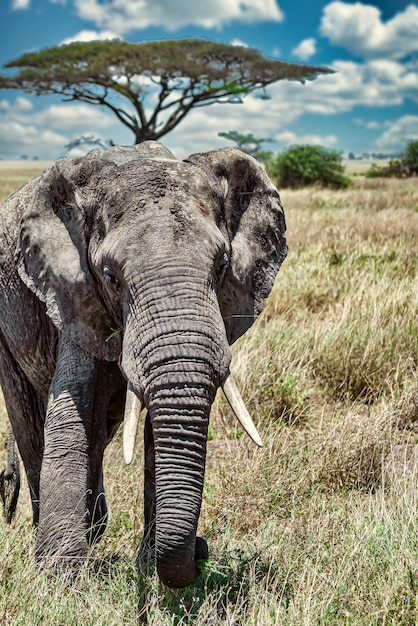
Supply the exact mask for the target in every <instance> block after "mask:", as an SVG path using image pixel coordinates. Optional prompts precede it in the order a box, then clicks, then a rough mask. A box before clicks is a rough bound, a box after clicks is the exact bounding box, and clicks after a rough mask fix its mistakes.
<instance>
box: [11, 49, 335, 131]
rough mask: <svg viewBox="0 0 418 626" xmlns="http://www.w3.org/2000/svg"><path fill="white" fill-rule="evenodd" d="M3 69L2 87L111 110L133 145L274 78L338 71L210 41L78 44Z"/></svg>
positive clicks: (237, 99) (21, 59)
mask: <svg viewBox="0 0 418 626" xmlns="http://www.w3.org/2000/svg"><path fill="white" fill-rule="evenodd" d="M4 67H5V68H8V69H14V70H15V71H14V72H13V73H11V74H10V75H5V74H3V75H1V74H0V89H20V90H23V91H25V92H28V93H35V94H36V95H44V94H58V95H61V96H63V99H64V101H67V102H68V101H74V100H77V101H81V102H87V103H89V104H94V105H101V106H104V107H107V109H109V110H110V111H112V113H113V114H114V115H115V116H116V117H117V118H118V120H119V121H120V122H122V124H124V125H125V126H127V127H128V128H129V129H130V130H131V131H132V132H133V134H134V136H135V143H140V142H141V141H144V140H146V139H159V138H160V137H162V136H163V135H165V134H166V133H168V132H170V131H171V130H173V128H175V127H176V126H177V124H179V123H180V122H181V121H182V120H183V119H184V117H185V116H186V115H187V113H189V111H190V110H191V109H192V108H195V107H199V106H208V105H210V104H214V103H219V102H237V103H238V102H242V97H243V96H244V95H245V94H248V93H250V92H252V91H254V90H256V89H263V88H265V87H267V86H268V85H270V84H272V83H274V82H276V81H279V80H282V79H293V80H299V81H302V82H303V81H304V80H307V79H308V80H309V79H314V78H316V76H318V75H319V74H327V73H330V72H331V71H332V70H330V69H329V68H326V67H315V66H310V65H303V64H298V63H287V62H285V61H279V60H276V59H269V58H266V57H264V56H263V55H262V54H261V53H260V52H259V51H258V50H256V49H252V48H245V47H239V46H232V45H228V44H224V43H217V42H213V41H208V40H205V39H176V40H163V41H150V42H140V43H130V42H126V41H120V40H112V41H90V42H75V43H71V44H68V45H62V46H56V47H53V48H46V49H43V50H40V51H38V52H31V53H28V54H24V55H22V56H20V57H19V58H18V59H15V60H12V61H9V62H8V63H6V64H5V66H4ZM115 96H119V97H115ZM147 96H148V97H147ZM121 100H122V104H121Z"/></svg>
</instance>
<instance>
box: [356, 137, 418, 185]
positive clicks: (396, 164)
mask: <svg viewBox="0 0 418 626" xmlns="http://www.w3.org/2000/svg"><path fill="white" fill-rule="evenodd" d="M366 176H367V177H368V178H376V177H379V176H384V177H396V178H407V177H408V176H418V141H409V142H408V144H407V146H406V148H405V150H404V152H403V153H402V154H401V155H400V158H399V159H391V160H390V161H389V163H388V165H385V166H383V167H380V166H378V165H375V164H374V163H373V165H372V166H371V168H370V169H369V170H368V171H367V172H366Z"/></svg>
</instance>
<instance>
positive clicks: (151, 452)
mask: <svg viewBox="0 0 418 626" xmlns="http://www.w3.org/2000/svg"><path fill="white" fill-rule="evenodd" d="M155 513H156V507H155V449H154V435H153V432H152V425H151V420H150V417H149V413H147V416H146V418H145V428H144V535H143V538H142V542H141V547H140V550H139V559H138V561H139V567H140V569H141V570H142V571H146V570H147V568H148V567H150V566H152V565H153V564H154V562H155Z"/></svg>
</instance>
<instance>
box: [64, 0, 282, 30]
mask: <svg viewBox="0 0 418 626" xmlns="http://www.w3.org/2000/svg"><path fill="white" fill-rule="evenodd" d="M75 5H76V9H77V12H78V15H79V17H81V18H82V19H85V20H88V21H91V22H93V23H94V24H96V26H98V27H99V28H105V29H106V28H110V29H112V30H113V31H115V32H117V33H119V34H121V35H123V34H125V33H128V32H130V31H133V30H138V29H144V28H147V27H149V26H161V27H163V28H165V29H167V30H169V31H175V30H177V29H179V28H181V27H183V26H190V25H196V26H202V27H204V28H221V27H222V26H223V25H225V24H228V23H230V22H231V21H232V20H238V21H241V22H246V23H254V22H260V21H263V20H268V21H275V22H279V21H281V20H283V17H284V16H283V13H282V11H281V10H280V8H279V6H278V5H277V2H276V0H243V1H242V0H212V2H196V0H177V2H172V0H108V2H106V3H101V2H100V1H99V0H75Z"/></svg>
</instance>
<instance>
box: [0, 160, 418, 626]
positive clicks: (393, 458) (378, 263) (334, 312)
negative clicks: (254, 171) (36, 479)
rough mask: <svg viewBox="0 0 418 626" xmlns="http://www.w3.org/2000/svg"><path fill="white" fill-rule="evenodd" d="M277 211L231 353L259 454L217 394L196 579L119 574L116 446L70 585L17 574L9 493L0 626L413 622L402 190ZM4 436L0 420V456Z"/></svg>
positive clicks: (412, 406)
mask: <svg viewBox="0 0 418 626" xmlns="http://www.w3.org/2000/svg"><path fill="white" fill-rule="evenodd" d="M1 176H2V174H1V171H0V189H1V190H2V192H3V195H5V189H7V191H10V189H9V187H10V181H9V183H7V184H6V185H4V183H3V182H2V181H1ZM8 176H9V178H10V174H9V175H8ZM18 176H19V181H16V180H15V181H13V184H14V183H17V182H18V183H19V184H20V182H21V180H20V179H21V178H25V176H26V173H25V172H24V171H22V172H19V174H18ZM16 186H17V185H16ZM282 200H283V202H284V205H285V207H286V215H287V224H288V240H289V247H290V252H289V256H288V259H287V260H286V262H285V264H284V265H283V268H282V270H281V272H280V274H279V277H278V280H277V282H276V285H275V287H274V290H273V293H272V295H271V297H270V298H269V300H268V301H267V303H266V308H265V312H264V314H263V316H262V318H261V319H260V320H259V322H257V324H256V325H255V327H254V328H253V329H252V330H251V331H250V332H249V333H248V336H247V337H246V338H244V339H243V340H240V342H238V345H236V346H235V347H234V373H235V374H236V378H237V379H238V380H239V381H240V386H241V389H242V391H243V395H244V397H245V399H246V402H247V405H248V407H249V408H250V410H251V412H252V414H253V416H254V417H255V420H256V421H257V423H258V427H259V430H260V433H261V435H262V438H263V440H264V443H265V445H264V448H262V449H255V447H254V446H252V445H251V443H250V442H248V441H247V439H246V438H244V437H243V436H242V435H241V433H240V431H239V430H237V429H236V425H235V423H234V420H233V418H232V416H231V414H230V413H229V411H228V409H227V407H226V405H225V403H224V402H223V401H222V399H218V401H217V403H216V406H215V407H214V410H213V414H212V420H211V430H210V441H209V444H208V447H209V452H208V467H207V477H206V485H205V494H204V504H203V509H202V515H201V519H200V530H199V532H200V534H202V535H204V536H205V537H206V538H207V539H208V542H209V547H210V550H211V559H210V561H209V562H208V564H207V566H206V569H205V572H204V574H203V575H202V576H201V578H200V579H199V580H198V581H197V582H196V584H195V585H194V586H193V587H192V588H189V589H186V590H180V591H169V590H167V589H165V588H164V587H162V586H161V585H160V584H159V583H158V580H157V578H156V577H155V576H154V575H150V576H148V577H144V576H142V575H140V574H138V573H137V571H136V568H135V563H134V561H135V553H136V549H137V545H138V543H139V540H140V537H141V524H142V518H141V516H142V495H141V494H142V451H141V450H139V451H138V453H137V459H136V462H135V463H134V464H133V465H132V466H130V467H124V466H123V462H122V456H121V451H120V447H121V444H120V437H119V436H117V437H116V439H115V441H114V442H113V443H112V444H111V445H110V446H109V448H108V450H107V453H106V461H105V471H106V477H107V492H108V501H109V504H110V507H111V519H110V524H109V527H108V530H107V532H106V535H105V537H104V539H103V541H102V542H101V544H100V545H99V546H97V547H96V548H95V549H94V550H93V551H92V553H91V556H90V561H89V563H88V565H87V566H86V567H85V569H84V570H83V571H82V573H81V574H80V576H79V578H78V579H77V580H76V581H75V582H73V583H68V582H66V581H64V580H61V579H51V578H48V577H47V576H45V575H44V574H43V573H42V572H39V571H37V570H36V569H35V567H34V565H33V562H34V558H33V552H34V535H33V531H32V528H31V524H30V507H29V501H28V496H27V493H26V491H25V490H24V491H23V494H22V497H21V499H20V502H19V506H18V514H17V517H16V519H15V521H14V522H13V524H12V525H11V526H10V527H6V526H5V525H4V524H2V523H0V554H1V555H2V556H1V559H0V623H2V624H5V625H13V626H14V625H18V624H25V625H26V624H40V625H42V626H49V625H54V626H58V625H62V626H64V625H66V626H67V625H74V626H75V625H78V624H83V625H85V626H89V625H92V626H93V624H94V625H97V624H100V625H105V626H113V625H115V626H116V625H121V624H123V625H133V624H150V625H153V626H164V625H186V624H193V625H197V626H200V625H202V626H203V625H214V626H215V625H216V626H218V625H229V626H232V625H234V626H247V625H249V626H252V625H254V626H270V625H292V626H293V625H294V626H301V625H317V624H318V625H319V624H321V625H323V624H329V625H334V624H337V625H339V624H341V625H342V624H344V625H348V624H353V625H365V626H366V625H367V626H369V625H383V624H385V625H386V624H396V625H410V624H415V623H416V622H417V593H418V509H417V504H418V489H417V472H418V446H417V436H418V388H417V362H418V321H417V304H418V273H417V259H418V180H417V179H410V180H402V181H399V180H378V179H373V180H369V181H368V180H365V179H363V178H361V177H355V179H354V184H353V187H352V188H351V189H349V190H346V191H341V192H338V191H328V190H320V189H305V190H301V191H286V192H284V193H282ZM5 433H6V416H5V413H4V411H3V413H2V414H1V418H0V444H1V445H0V447H1V452H0V454H1V458H2V459H3V458H4V455H5V450H4V449H5Z"/></svg>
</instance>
